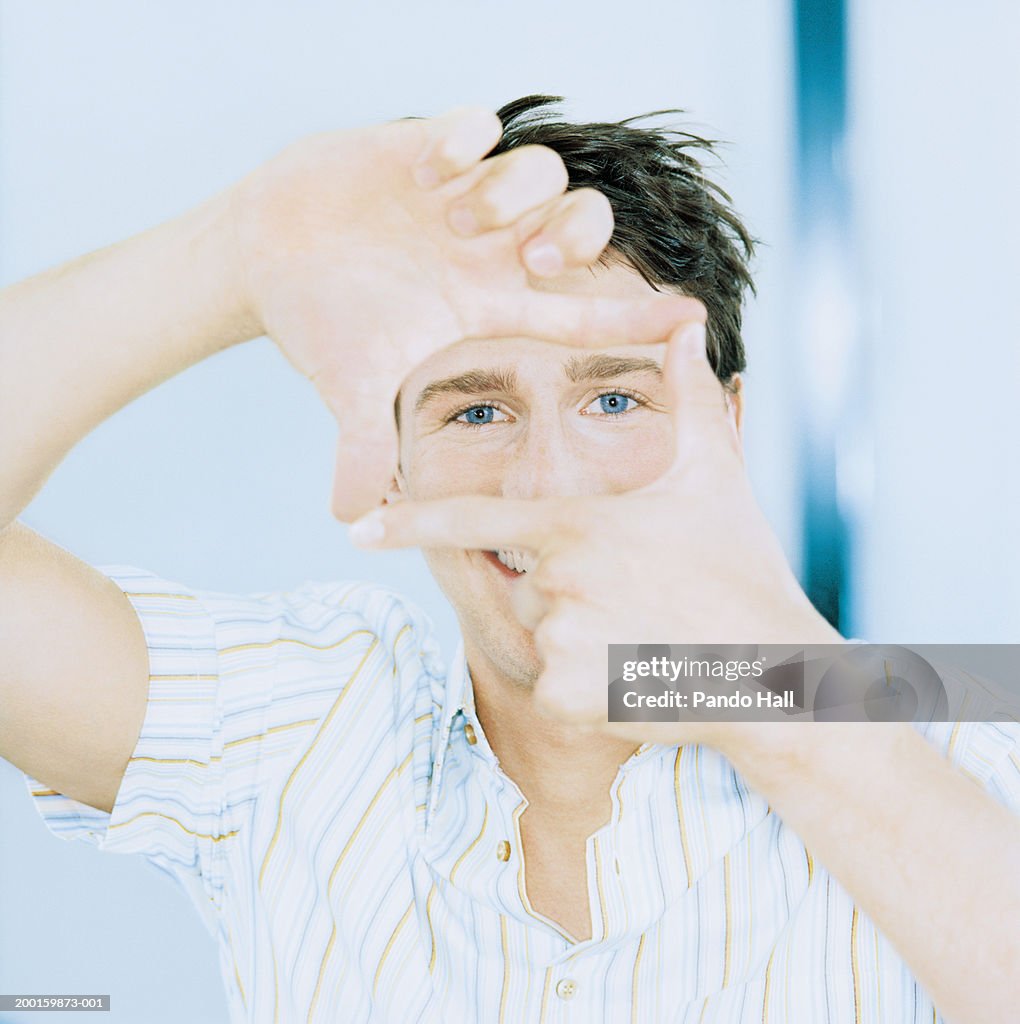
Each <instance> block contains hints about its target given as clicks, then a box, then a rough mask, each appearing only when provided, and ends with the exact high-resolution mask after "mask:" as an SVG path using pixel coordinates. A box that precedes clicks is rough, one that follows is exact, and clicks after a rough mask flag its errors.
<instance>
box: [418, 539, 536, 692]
mask: <svg viewBox="0 0 1020 1024" xmlns="http://www.w3.org/2000/svg"><path fill="white" fill-rule="evenodd" d="M481 557H482V556H481V555H480V554H474V553H473V557H471V555H470V554H469V553H467V552H458V553H457V554H456V555H454V554H453V553H452V552H448V551H446V552H442V553H440V552H432V551H428V552H425V559H426V561H427V562H428V565H429V568H430V569H431V571H432V575H433V577H434V578H435V580H436V582H437V583H438V584H439V587H440V589H441V590H442V591H443V593H444V594H445V595H446V599H447V600H448V601H449V602H450V604H451V605H452V606H453V610H454V611H455V612H456V614H457V621H458V623H459V624H460V629H461V634H462V635H463V637H464V651H465V654H466V655H467V658H468V661H469V662H470V663H471V664H472V665H473V666H474V667H475V669H476V671H477V669H479V668H481V666H482V664H484V663H488V667H489V669H490V671H493V672H495V673H497V674H498V675H500V676H502V677H503V678H504V679H506V680H508V681H510V682H513V683H516V684H517V685H518V686H526V687H528V688H529V689H530V688H532V687H533V686H534V684H535V680H536V679H538V676H539V673H540V672H541V670H542V663H541V660H540V659H539V657H538V652H537V651H536V650H535V640H534V636H533V635H532V633H531V632H529V631H528V630H526V629H525V628H524V627H523V626H522V625H521V624H520V622H519V621H518V620H517V618H516V616H515V615H514V613H513V609H512V608H511V605H510V601H509V595H508V592H507V589H506V586H507V582H506V580H503V579H500V578H499V572H498V571H497V572H495V573H494V572H493V567H492V566H490V565H488V564H487V563H485V562H482V561H481Z"/></svg>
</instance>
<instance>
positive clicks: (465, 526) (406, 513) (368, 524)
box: [349, 495, 569, 556]
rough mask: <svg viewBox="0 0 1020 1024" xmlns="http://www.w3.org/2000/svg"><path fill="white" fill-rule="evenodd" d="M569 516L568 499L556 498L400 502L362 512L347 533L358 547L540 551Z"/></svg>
mask: <svg viewBox="0 0 1020 1024" xmlns="http://www.w3.org/2000/svg"><path fill="white" fill-rule="evenodd" d="M568 515H569V511H568V508H567V503H566V502H565V501H564V499H558V498H547V499H542V500H539V501H527V500H523V499H511V498H489V497H481V496H477V495H472V496H465V497H458V498H441V499H438V500H435V501H402V502H400V503H399V504H396V505H391V506H388V507H387V508H380V509H376V510H375V511H374V512H370V513H369V514H368V515H367V516H363V517H362V518H361V519H359V520H358V522H356V523H354V524H353V525H352V526H351V529H350V533H349V536H350V539H351V542H352V543H353V544H355V545H357V546H358V547H373V548H403V547H437V548H441V547H452V548H464V549H468V548H470V549H475V550H479V551H496V550H498V549H499V548H517V549H521V548H523V549H526V550H528V551H530V552H532V553H534V554H535V555H536V556H537V555H539V554H540V553H541V552H542V551H543V550H544V549H545V548H546V547H547V546H548V545H549V544H550V543H551V541H552V540H553V538H554V537H555V536H556V535H557V533H558V532H560V531H562V530H564V529H565V528H566V523H567V521H568Z"/></svg>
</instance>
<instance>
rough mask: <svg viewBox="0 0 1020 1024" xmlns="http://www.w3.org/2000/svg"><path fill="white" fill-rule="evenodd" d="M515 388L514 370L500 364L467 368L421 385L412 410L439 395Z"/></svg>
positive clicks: (503, 390) (505, 390) (515, 373)
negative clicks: (452, 375)
mask: <svg viewBox="0 0 1020 1024" xmlns="http://www.w3.org/2000/svg"><path fill="white" fill-rule="evenodd" d="M516 390H517V372H516V370H513V369H510V368H508V367H502V366H497V367H493V368H492V369H486V370H468V371H467V373H458V374H457V375H456V376H455V377H444V378H443V379H442V380H434V381H432V383H431V384H427V385H426V386H425V387H423V388H422V389H421V394H420V395H418V398H417V400H416V401H415V403H414V411H415V412H418V411H420V410H421V409H422V408H423V407H424V406H425V405H427V404H428V403H429V402H431V401H432V399H433V398H438V397H439V396H440V395H450V394H456V395H476V394H480V393H481V392H483V391H502V392H503V393H504V394H511V393H513V392H514V391H516Z"/></svg>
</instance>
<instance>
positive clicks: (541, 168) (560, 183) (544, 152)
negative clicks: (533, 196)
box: [511, 145, 569, 192]
mask: <svg viewBox="0 0 1020 1024" xmlns="http://www.w3.org/2000/svg"><path fill="white" fill-rule="evenodd" d="M511 153H512V154H516V161H515V162H516V165H517V169H518V170H519V171H520V172H522V173H524V174H526V175H527V177H528V178H529V179H535V180H538V181H541V182H543V183H545V184H547V185H548V187H549V188H550V190H551V189H552V188H553V187H555V189H556V192H562V191H563V190H564V189H565V188H566V187H567V184H568V182H569V175H568V173H567V168H566V165H565V164H564V163H563V159H562V157H561V156H560V155H559V153H557V152H556V151H555V150H553V149H550V148H549V147H548V146H538V145H531V146H521V147H520V148H519V149H515V150H512V151H511Z"/></svg>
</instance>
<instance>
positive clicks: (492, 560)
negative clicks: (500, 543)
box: [482, 551, 527, 580]
mask: <svg viewBox="0 0 1020 1024" xmlns="http://www.w3.org/2000/svg"><path fill="white" fill-rule="evenodd" d="M482 557H483V558H485V560H486V561H487V562H488V563H489V564H490V565H494V566H495V567H496V568H497V569H498V570H499V572H500V574H501V575H503V576H505V577H506V578H507V579H511V580H519V579H520V578H521V577H522V576H525V575H527V574H526V573H523V572H514V571H513V569H508V568H507V567H506V566H505V565H504V564H503V563H502V562H501V561H500V560H499V559H498V558H497V557H496V552H495V551H483V552H482Z"/></svg>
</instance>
